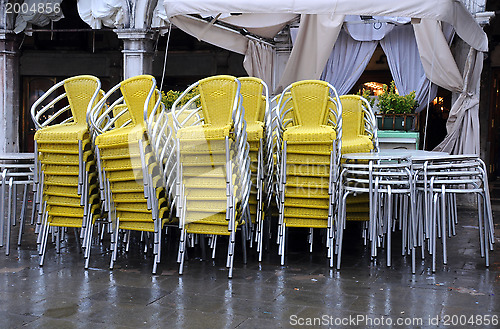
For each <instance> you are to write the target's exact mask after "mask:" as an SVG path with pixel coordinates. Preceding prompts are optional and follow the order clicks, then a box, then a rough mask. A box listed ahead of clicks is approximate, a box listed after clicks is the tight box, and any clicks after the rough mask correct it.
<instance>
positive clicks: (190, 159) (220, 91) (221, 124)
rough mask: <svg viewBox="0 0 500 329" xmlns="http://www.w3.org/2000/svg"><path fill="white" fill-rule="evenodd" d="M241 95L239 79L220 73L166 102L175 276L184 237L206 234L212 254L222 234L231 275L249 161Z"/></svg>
mask: <svg viewBox="0 0 500 329" xmlns="http://www.w3.org/2000/svg"><path fill="white" fill-rule="evenodd" d="M193 90H196V91H197V95H196V96H195V97H194V98H193V99H192V100H191V101H187V102H186V101H185V100H186V98H185V97H188V95H189V96H191V95H192V94H193V93H192V91H193ZM241 98H242V96H241V94H240V82H239V81H238V80H237V79H236V78H235V77H232V76H224V75H223V76H214V77H209V78H206V79H202V80H200V81H198V82H196V83H194V84H192V85H191V86H190V87H188V88H187V89H186V90H185V91H184V92H183V93H182V94H181V96H180V97H179V98H178V99H177V100H176V101H175V102H174V104H173V105H172V113H173V116H172V117H173V122H174V130H175V132H176V139H177V140H176V145H177V158H178V166H177V184H178V187H177V192H178V193H177V196H176V198H177V214H178V215H179V216H180V229H181V239H180V243H179V254H178V262H179V263H180V266H179V273H180V274H182V272H183V265H184V258H185V254H186V243H187V242H188V235H193V234H203V235H209V236H212V238H211V247H212V256H213V257H214V256H215V245H216V239H217V236H219V235H227V236H229V243H228V256H227V263H226V266H227V267H228V268H229V277H232V273H233V259H234V243H235V233H236V229H237V228H238V227H241V228H242V230H241V232H242V234H243V235H245V234H246V227H245V225H243V224H244V223H245V219H246V218H247V213H248V210H247V207H248V197H249V189H250V159H249V155H248V152H249V150H248V144H247V137H246V122H245V120H244V117H243V111H242V106H241ZM193 102H199V105H200V106H197V107H195V108H194V109H193V106H192V105H193ZM184 103H185V105H183V106H181V105H180V104H184ZM186 110H189V111H190V112H189V114H186ZM195 117H196V118H198V119H196V120H195V119H194V118H195ZM245 240H246V238H243V242H245ZM244 257H245V254H244Z"/></svg>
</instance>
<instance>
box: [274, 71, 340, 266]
mask: <svg viewBox="0 0 500 329" xmlns="http://www.w3.org/2000/svg"><path fill="white" fill-rule="evenodd" d="M275 116H276V118H277V133H276V149H277V153H278V155H277V161H278V165H277V175H278V193H277V194H278V196H277V202H278V210H279V223H278V244H279V248H278V254H279V255H280V256H281V264H282V265H284V261H285V242H286V227H287V226H289V227H306V228H309V244H310V249H311V250H312V242H313V238H312V234H313V228H326V231H327V244H326V245H327V249H328V257H330V258H331V254H332V249H333V223H334V216H335V211H334V210H333V209H334V207H335V205H336V201H334V200H336V198H337V195H338V193H337V188H338V174H339V172H338V168H339V165H340V149H341V144H342V104H341V102H340V100H339V97H338V94H337V91H336V90H335V88H333V86H331V85H330V84H328V83H326V82H324V81H317V80H305V81H299V82H296V83H293V84H291V85H290V86H288V87H287V88H285V90H284V91H283V93H282V94H281V96H280V98H279V100H278V103H277V105H276V108H275ZM325 175H326V176H325ZM313 191H314V192H313ZM311 198H314V199H315V200H316V201H318V204H317V205H316V204H315V205H314V206H313V207H311V204H310V202H308V201H310V200H311ZM330 265H331V266H333V263H332V262H331V264H330Z"/></svg>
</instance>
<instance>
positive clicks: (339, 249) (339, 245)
mask: <svg viewBox="0 0 500 329" xmlns="http://www.w3.org/2000/svg"><path fill="white" fill-rule="evenodd" d="M348 195H349V193H344V195H343V196H342V200H341V203H340V208H339V215H338V218H339V222H338V224H337V242H336V243H337V270H340V262H341V258H342V241H343V238H344V225H345V221H346V217H347V213H346V207H347V196H348Z"/></svg>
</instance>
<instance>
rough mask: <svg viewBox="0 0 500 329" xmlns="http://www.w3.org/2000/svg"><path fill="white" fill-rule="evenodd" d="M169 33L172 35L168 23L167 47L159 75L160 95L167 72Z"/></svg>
mask: <svg viewBox="0 0 500 329" xmlns="http://www.w3.org/2000/svg"><path fill="white" fill-rule="evenodd" d="M171 33H172V23H170V25H169V26H168V34H167V46H166V47H165V58H164V59H163V73H162V75H161V85H160V93H161V92H162V90H163V82H164V81H165V72H166V70H167V54H168V45H169V44H170V34H171Z"/></svg>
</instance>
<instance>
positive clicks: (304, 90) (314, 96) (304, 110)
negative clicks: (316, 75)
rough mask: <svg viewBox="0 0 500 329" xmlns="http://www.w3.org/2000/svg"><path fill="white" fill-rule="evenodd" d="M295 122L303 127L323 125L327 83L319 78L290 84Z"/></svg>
mask: <svg viewBox="0 0 500 329" xmlns="http://www.w3.org/2000/svg"><path fill="white" fill-rule="evenodd" d="M290 92H291V94H292V101H293V110H294V115H295V124H297V125H301V126H304V127H317V126H319V125H324V124H325V123H326V121H327V118H328V107H327V103H328V99H329V97H328V96H329V92H330V88H329V87H328V83H327V82H325V81H319V80H303V81H298V82H295V83H293V84H292V87H291V89H290Z"/></svg>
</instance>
